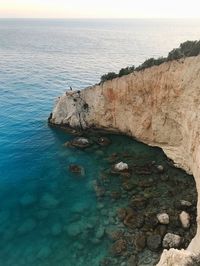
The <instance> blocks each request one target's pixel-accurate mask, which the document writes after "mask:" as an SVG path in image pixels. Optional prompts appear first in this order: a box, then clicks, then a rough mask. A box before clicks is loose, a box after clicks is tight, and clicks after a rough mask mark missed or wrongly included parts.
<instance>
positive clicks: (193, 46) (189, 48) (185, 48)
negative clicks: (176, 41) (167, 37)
mask: <svg viewBox="0 0 200 266" xmlns="http://www.w3.org/2000/svg"><path fill="white" fill-rule="evenodd" d="M199 54H200V41H186V42H184V43H181V44H180V46H179V48H175V49H173V50H172V51H171V52H169V54H168V56H167V57H159V58H157V59H155V58H149V59H147V60H146V61H144V63H142V64H141V65H139V66H138V67H136V68H135V67H134V66H132V67H126V68H122V69H121V70H120V71H119V73H118V74H116V73H114V72H109V73H108V74H105V75H103V76H102V77H101V83H102V82H104V81H106V80H112V79H114V78H117V77H122V76H125V75H128V74H130V73H132V72H134V71H140V70H143V69H146V68H149V67H152V66H159V65H161V64H162V63H164V62H167V61H172V60H178V59H181V58H184V57H189V56H197V55H199Z"/></svg>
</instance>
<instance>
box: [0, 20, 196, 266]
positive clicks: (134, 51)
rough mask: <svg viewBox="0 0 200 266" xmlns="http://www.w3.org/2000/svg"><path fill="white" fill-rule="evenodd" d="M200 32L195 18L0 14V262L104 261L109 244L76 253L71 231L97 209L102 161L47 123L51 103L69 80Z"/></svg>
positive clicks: (164, 49)
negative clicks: (75, 169)
mask: <svg viewBox="0 0 200 266" xmlns="http://www.w3.org/2000/svg"><path fill="white" fill-rule="evenodd" d="M199 36H200V21H197V20H191V21H184V20H171V21H168V20H0V202H1V204H0V235H1V243H0V265H4V266H22V265H26V266H27V265H34V266H35V265H37V266H38V265H41V266H43V265H44V266H46V265H50V266H51V265H56V266H57V265H59V266H63V265H65V266H71V265H73V264H74V261H76V264H77V265H98V259H99V258H98V257H101V256H102V254H104V250H106V248H107V246H106V243H104V244H103V245H102V247H101V248H99V247H97V248H93V249H92V250H91V247H92V246H93V244H91V246H90V244H88V248H87V247H86V248H85V254H87V256H86V255H83V254H82V255H80V257H77V256H78V255H77V254H75V253H74V250H77V249H78V247H73V246H72V245H71V244H70V240H69V237H68V235H67V233H66V232H67V226H68V225H69V223H70V222H71V220H70V219H72V218H73V217H72V216H73V215H72V214H73V213H74V212H78V213H79V212H80V211H83V210H84V215H85V216H86V217H90V215H89V210H90V212H91V211H93V213H94V214H95V212H96V198H95V195H94V192H93V191H92V189H91V186H90V183H91V181H92V180H93V179H94V178H96V175H97V172H98V169H100V168H101V167H103V165H104V163H103V160H102V159H100V158H99V157H98V155H97V156H96V157H95V156H93V155H92V154H91V153H85V152H83V151H74V150H70V149H66V148H65V147H63V143H64V142H66V141H67V140H69V139H71V138H72V136H69V135H67V134H64V133H63V132H61V131H59V130H55V129H51V128H49V127H48V125H47V117H48V115H49V113H50V112H51V110H52V108H53V103H54V101H55V99H56V97H57V96H58V95H60V94H62V93H63V91H64V90H66V89H67V88H68V86H72V87H74V88H84V87H85V86H88V85H91V84H93V83H96V82H98V81H99V78H100V76H101V75H102V74H104V73H106V72H108V71H118V70H119V69H120V68H121V67H123V66H127V65H133V64H135V65H138V64H140V63H142V62H143V61H144V60H145V59H147V58H148V57H152V56H154V57H158V56H165V55H166V54H167V53H168V51H169V50H171V49H172V48H174V47H177V46H178V45H179V43H180V42H182V41H185V40H188V39H189V40H195V39H199ZM113 138H114V142H115V141H116V143H117V144H116V146H118V147H119V142H120V141H121V146H120V147H121V148H123V147H124V145H125V144H124V143H128V144H127V145H129V144H130V143H129V141H130V140H122V139H121V138H118V139H117V137H116V139H115V137H113ZM123 141H124V142H123ZM135 145H136V146H135V147H136V150H137V151H138V152H144V150H145V148H144V146H143V145H142V146H137V144H135ZM151 152H152V154H154V155H155V157H156V156H157V151H151V150H149V153H151ZM69 163H79V164H82V165H84V167H85V169H86V176H87V181H85V179H80V180H78V181H77V180H74V177H73V175H72V174H70V173H69V171H68V168H67V167H68V164H69ZM75 210H76V211H75ZM84 215H83V216H84ZM93 217H95V215H94V216H93ZM73 219H75V218H73ZM73 219H72V220H73ZM80 242H81V240H80ZM79 249H80V250H82V247H79ZM88 254H89V255H88ZM84 256H85V257H84Z"/></svg>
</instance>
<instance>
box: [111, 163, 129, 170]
mask: <svg viewBox="0 0 200 266" xmlns="http://www.w3.org/2000/svg"><path fill="white" fill-rule="evenodd" d="M114 170H115V171H119V172H121V171H124V170H128V164H127V163H123V162H120V163H117V164H115V166H114Z"/></svg>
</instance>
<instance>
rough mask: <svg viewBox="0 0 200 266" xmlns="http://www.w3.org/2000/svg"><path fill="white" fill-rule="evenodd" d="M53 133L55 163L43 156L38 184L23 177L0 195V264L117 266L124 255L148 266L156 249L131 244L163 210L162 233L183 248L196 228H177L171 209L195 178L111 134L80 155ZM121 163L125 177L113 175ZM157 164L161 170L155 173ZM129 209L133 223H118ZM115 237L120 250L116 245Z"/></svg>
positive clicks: (157, 153) (187, 195)
mask: <svg viewBox="0 0 200 266" xmlns="http://www.w3.org/2000/svg"><path fill="white" fill-rule="evenodd" d="M52 130H53V132H54V134H55V135H56V136H57V138H58V139H59V140H60V141H59V145H58V150H57V153H56V156H55V158H52V157H51V158H49V159H48V154H46V156H47V157H46V156H45V157H46V158H45V160H46V161H47V164H46V167H44V169H43V173H41V175H40V180H39V182H38V179H37V178H34V175H33V176H27V178H26V179H23V180H22V181H21V184H20V187H19V185H17V188H16V186H15V184H12V187H9V189H8V190H7V191H1V211H0V224H1V226H0V233H1V244H0V253H1V256H0V265H5V266H7V265H8V266H11V265H17V266H23V265H30V266H31V265H34V266H35V265H37V266H40V265H41V266H47V265H48V266H51V265H52V266H55V265H59V266H71V265H74V264H76V265H80V266H83V265H88V266H91V265H100V264H101V265H121V263H123V262H125V263H127V262H128V260H129V259H130V257H131V258H132V260H133V258H134V260H135V262H136V261H137V262H138V265H144V264H146V265H154V264H155V263H156V262H157V260H158V257H159V254H160V251H161V249H160V248H159V249H158V252H152V251H150V250H149V249H148V248H147V247H146V244H141V243H139V244H137V243H138V242H140V240H136V239H137V238H139V239H140V238H142V239H143V238H144V237H146V238H147V237H148V236H149V235H151V234H155V232H158V231H159V228H158V226H157V225H156V226H155V225H154V222H151V221H153V218H152V217H153V215H154V216H155V215H156V214H157V213H159V212H161V211H167V212H168V213H169V214H170V216H171V220H172V222H171V225H170V226H168V228H167V227H166V228H165V230H166V231H167V232H174V233H178V234H180V235H182V236H184V237H185V239H186V241H185V244H184V245H187V244H188V241H189V240H190V239H191V237H192V236H193V235H194V232H195V225H193V226H192V227H191V229H190V230H188V231H184V230H182V229H181V226H180V224H179V222H178V216H177V215H178V213H179V210H177V208H176V205H177V204H178V202H179V200H182V199H184V200H189V201H192V202H193V203H195V202H194V195H195V194H196V192H195V184H194V180H193V177H192V176H189V175H187V174H186V173H185V172H183V171H182V170H180V169H176V168H174V167H173V165H172V164H171V162H169V161H168V160H167V158H166V156H165V155H164V154H163V152H162V151H161V150H160V149H158V148H152V147H149V146H147V145H144V144H142V143H139V142H136V141H135V140H133V139H130V138H128V137H125V136H118V135H109V136H108V138H109V139H110V140H111V144H110V145H108V146H105V147H102V146H100V145H98V144H96V143H95V139H96V138H97V136H90V137H89V138H90V139H91V141H93V145H92V146H91V147H89V148H87V149H84V150H81V149H77V148H72V147H67V146H66V145H64V144H65V143H66V141H69V140H71V139H73V138H74V137H73V136H70V135H67V134H66V133H63V132H60V131H59V130H57V129H52ZM120 161H123V162H126V163H128V165H129V167H130V169H131V174H128V175H127V174H126V175H118V174H115V173H113V172H112V170H111V168H112V166H113V164H114V163H117V162H120ZM35 163H37V162H35ZM71 164H76V165H79V166H82V167H83V168H84V171H82V174H77V173H71V172H70V170H69V166H70V165H71ZM159 164H161V165H163V166H164V172H163V173H159V172H158V171H157V170H156V165H159ZM4 195H7V197H4ZM8 195H9V197H8ZM134 199H136V200H135V201H134ZM144 201H145V202H144ZM128 207H131V208H132V209H133V210H134V211H135V217H134V218H135V219H136V220H137V224H136V225H134V222H133V225H132V226H131V225H130V226H129V225H128V226H127V225H126V226H125V225H124V223H123V220H122V221H120V219H119V212H120V210H123V208H128ZM193 214H194V213H193ZM193 214H191V215H193ZM192 219H193V220H194V219H195V217H193V218H192ZM156 228H157V229H156ZM156 230H157V231H156ZM158 234H161V233H158ZM118 240H123V241H125V247H117V246H116V245H118V244H119V245H120V242H117V241H118ZM143 242H144V241H143ZM141 245H142V247H141ZM122 265H128V264H122Z"/></svg>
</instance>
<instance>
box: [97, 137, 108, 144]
mask: <svg viewBox="0 0 200 266" xmlns="http://www.w3.org/2000/svg"><path fill="white" fill-rule="evenodd" d="M97 143H98V144H99V145H100V146H108V145H109V144H110V143H111V141H110V139H109V138H107V137H100V138H99V139H98V141H97Z"/></svg>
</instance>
